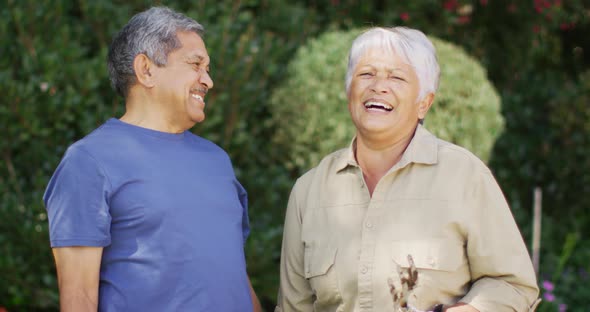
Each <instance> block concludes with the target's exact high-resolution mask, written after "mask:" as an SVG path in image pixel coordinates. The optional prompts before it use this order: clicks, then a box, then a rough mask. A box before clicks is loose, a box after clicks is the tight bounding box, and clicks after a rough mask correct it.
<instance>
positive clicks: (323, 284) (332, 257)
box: [276, 27, 538, 312]
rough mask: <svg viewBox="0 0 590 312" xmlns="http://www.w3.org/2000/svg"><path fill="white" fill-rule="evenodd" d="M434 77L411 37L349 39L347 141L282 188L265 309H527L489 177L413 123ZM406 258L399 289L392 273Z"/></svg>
mask: <svg viewBox="0 0 590 312" xmlns="http://www.w3.org/2000/svg"><path fill="white" fill-rule="evenodd" d="M438 79H439V66H438V63H437V60H436V52H435V49H434V47H433V45H432V43H431V42H430V41H429V40H428V39H427V37H426V36H425V35H424V34H423V33H422V32H420V31H418V30H414V29H408V28H402V27H395V28H373V29H370V30H368V31H366V32H365V33H363V34H361V35H360V36H359V37H357V39H356V40H355V41H354V43H353V45H352V48H351V50H350V55H349V63H348V72H347V76H346V92H347V96H348V110H349V111H350V115H351V117H352V121H353V123H354V125H355V127H356V137H355V138H354V139H353V140H352V143H351V145H350V147H349V148H346V149H343V150H340V151H337V152H335V153H333V154H331V155H328V156H327V157H325V158H324V159H323V160H322V161H321V162H320V164H319V165H318V166H317V167H316V168H314V169H312V170H310V171H309V172H307V173H306V174H305V175H303V176H302V177H301V178H299V179H298V180H297V182H296V184H295V186H294V188H293V190H292V192H291V196H290V199H289V204H288V208H287V214H286V220H285V228H284V236H283V247H282V253H281V282H280V291H279V300H278V306H277V309H276V310H277V311H284V312H290V311H375V312H381V311H392V312H398V311H397V309H398V307H402V308H401V309H400V310H403V311H448V312H460V311H482V312H483V311H493V312H499V311H529V310H534V307H535V299H536V298H537V295H538V288H537V285H536V279H535V274H534V272H533V268H532V264H531V261H530V259H529V256H528V253H527V250H526V247H525V245H524V243H523V240H522V238H521V235H520V233H519V231H518V228H517V226H516V223H515V222H514V219H513V217H512V215H511V213H510V209H509V207H508V205H507V203H506V201H505V199H504V197H503V195H502V192H501V190H500V188H499V187H498V185H497V183H496V181H495V179H494V177H493V176H492V173H491V172H490V170H489V169H488V168H487V167H486V166H485V165H484V164H483V163H482V162H481V161H480V160H479V159H477V158H476V157H475V156H474V155H473V154H471V153H470V152H468V151H467V150H465V149H463V148H461V147H458V146H455V145H453V144H450V143H448V142H444V141H442V140H440V139H437V138H436V137H435V136H433V135H432V134H431V133H429V132H428V131H427V130H426V129H425V128H424V127H423V126H422V125H421V123H420V120H422V119H424V117H425V116H426V113H427V112H428V110H429V108H430V106H431V104H432V102H433V100H434V97H435V92H436V89H437V87H438ZM319 104H321V103H319ZM408 256H411V259H413V264H414V265H415V268H416V269H417V272H418V274H417V280H416V279H415V278H414V280H413V281H411V282H408V280H404V279H403V278H407V277H408V275H404V274H401V276H400V272H401V273H403V272H405V270H407V269H406V268H407V267H409V266H411V265H410V264H411V259H409V257H408ZM412 267H413V266H412ZM414 283H415V285H413V284H414ZM402 285H405V286H402ZM395 286H397V288H396V287H395ZM404 287H407V289H404ZM402 290H403V291H402ZM405 290H408V291H407V292H406V291H405ZM400 295H401V296H402V297H403V296H406V297H405V298H400ZM400 302H401V303H402V304H401V305H400Z"/></svg>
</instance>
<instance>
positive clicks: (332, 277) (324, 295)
mask: <svg viewBox="0 0 590 312" xmlns="http://www.w3.org/2000/svg"><path fill="white" fill-rule="evenodd" d="M337 252H338V249H337V248H336V247H335V246H333V245H330V244H320V243H318V242H317V241H312V242H310V243H306V244H305V250H304V258H303V262H304V270H305V271H304V274H305V278H306V279H307V280H308V281H309V284H310V286H311V288H312V290H313V292H314V294H315V297H316V300H315V303H314V306H315V307H316V310H317V309H321V308H322V307H323V306H329V305H332V304H334V303H337V302H340V301H341V296H340V291H339V289H338V279H337V274H336V269H335V268H334V265H335V263H336V254H337Z"/></svg>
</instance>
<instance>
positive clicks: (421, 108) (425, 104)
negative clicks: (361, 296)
mask: <svg viewBox="0 0 590 312" xmlns="http://www.w3.org/2000/svg"><path fill="white" fill-rule="evenodd" d="M433 101H434V93H428V94H427V95H426V96H425V97H424V99H422V101H420V103H418V119H424V117H426V113H428V110H429V109H430V107H431V106H432V102H433Z"/></svg>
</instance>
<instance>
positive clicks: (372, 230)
mask: <svg viewBox="0 0 590 312" xmlns="http://www.w3.org/2000/svg"><path fill="white" fill-rule="evenodd" d="M359 171H360V170H359ZM360 180H361V183H362V185H361V188H362V189H363V190H364V191H365V192H367V196H369V194H368V189H367V187H366V184H365V181H364V179H363V178H362V172H361V173H360ZM379 184H380V183H378V184H377V186H376V187H375V189H374V190H373V196H372V197H371V198H370V200H369V205H368V207H367V211H366V213H365V218H364V220H363V224H362V231H361V246H360V256H359V267H358V296H359V297H358V298H359V299H358V300H359V308H360V311H373V301H374V300H373V278H374V274H375V248H376V245H377V231H376V230H377V229H376V226H377V222H376V220H377V219H376V218H377V217H378V216H377V211H378V210H379V206H380V205H381V203H382V202H383V201H382V199H381V196H380V194H381V192H380V190H379V189H380V187H379Z"/></svg>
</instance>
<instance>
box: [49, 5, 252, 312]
mask: <svg viewBox="0 0 590 312" xmlns="http://www.w3.org/2000/svg"><path fill="white" fill-rule="evenodd" d="M202 34H203V27H202V26H201V25H200V24H199V23H197V22H196V21H194V20H192V19H190V18H188V17H186V16H185V15H183V14H180V13H177V12H174V11H172V10H170V9H167V8H162V7H158V8H152V9H149V10H147V11H145V12H142V13H139V14H137V15H135V16H134V17H133V18H132V19H131V20H130V21H129V23H128V24H127V25H126V26H125V27H123V29H122V30H121V31H120V32H119V33H118V34H117V35H116V37H115V38H114V40H113V42H112V45H111V47H110V50H109V55H108V68H109V74H110V78H111V82H112V84H113V86H114V88H115V89H116V90H117V92H118V93H120V94H121V95H122V96H123V97H124V98H125V101H126V111H125V114H124V115H123V116H122V117H121V118H120V119H110V120H108V121H107V122H106V123H105V124H103V125H102V126H101V127H99V128H98V129H96V130H94V131H93V132H92V133H90V134H89V135H88V136H86V137H85V138H83V139H82V140H80V141H78V142H76V143H75V144H73V145H72V146H70V147H69V148H68V150H67V152H66V154H65V155H64V157H63V159H62V161H61V163H60V164H59V167H58V168H57V170H56V171H55V173H54V175H53V177H52V178H51V181H50V182H49V185H48V187H47V190H46V193H45V196H44V201H45V204H46V207H47V211H48V216H49V228H50V239H51V246H52V247H53V253H54V257H55V263H56V267H57V273H58V280H59V291H60V306H61V311H76V312H80V311H97V310H98V311H240V312H241V311H252V310H253V304H255V305H256V309H258V310H260V308H259V306H258V303H257V299H256V296H255V294H254V292H253V290H252V288H251V285H250V283H249V280H248V276H247V273H246V264H245V257H244V240H245V239H246V237H247V236H248V233H249V223H248V212H247V206H246V205H247V203H246V192H245V191H244V189H243V188H242V186H241V185H240V183H239V182H238V181H237V179H236V177H235V175H234V172H233V169H232V165H231V163H230V160H229V158H228V156H227V154H226V153H225V152H224V151H223V150H222V149H221V148H219V147H218V146H216V145H215V144H213V143H211V142H210V141H207V140H205V139H203V138H201V137H199V136H196V135H194V134H192V133H191V132H189V131H188V130H189V129H190V128H191V127H193V126H194V125H195V123H198V122H201V121H203V120H204V118H205V113H204V108H205V95H206V94H207V92H208V91H209V90H210V89H211V88H212V87H213V81H212V80H211V77H210V76H209V55H208V54H207V50H206V48H205V43H204V42H203V39H202Z"/></svg>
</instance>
